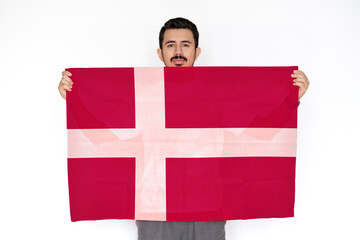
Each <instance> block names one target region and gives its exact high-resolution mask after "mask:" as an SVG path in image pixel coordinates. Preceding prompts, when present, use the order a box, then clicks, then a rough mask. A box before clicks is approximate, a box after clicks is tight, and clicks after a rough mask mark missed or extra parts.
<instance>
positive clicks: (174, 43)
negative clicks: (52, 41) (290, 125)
mask: <svg viewBox="0 0 360 240" xmlns="http://www.w3.org/2000/svg"><path fill="white" fill-rule="evenodd" d="M198 45H199V32H198V30H197V28H196V25H195V24H194V23H192V22H190V21H189V20H187V19H184V18H174V19H170V20H169V21H167V22H166V23H165V24H164V26H163V27H162V28H161V30H160V34H159V49H157V54H158V56H159V58H160V60H161V61H162V62H164V64H165V66H167V67H191V66H193V65H194V63H195V61H196V59H197V58H198V57H199V55H200V53H201V49H200V48H199V46H198ZM70 76H71V73H70V72H67V71H64V72H63V73H62V79H61V81H60V83H59V86H58V89H59V92H60V94H61V96H62V97H63V98H64V99H66V91H71V88H72V85H73V81H72V80H71V79H70ZM291 76H292V77H293V78H295V79H294V83H293V85H295V86H298V87H299V100H300V98H301V97H302V96H303V95H304V94H305V92H306V90H307V88H308V87H309V84H310V83H309V81H308V79H307V77H306V76H305V74H304V73H303V72H302V71H298V70H295V71H294V73H293V74H292V75H291ZM136 225H137V226H138V236H139V238H138V239H139V240H225V221H195V222H161V221H139V220H138V221H136Z"/></svg>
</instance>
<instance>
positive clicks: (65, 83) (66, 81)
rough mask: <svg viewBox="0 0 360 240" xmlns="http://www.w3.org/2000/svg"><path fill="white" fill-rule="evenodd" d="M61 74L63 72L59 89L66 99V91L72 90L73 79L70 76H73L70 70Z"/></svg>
mask: <svg viewBox="0 0 360 240" xmlns="http://www.w3.org/2000/svg"><path fill="white" fill-rule="evenodd" d="M61 74H62V78H61V81H60V83H59V86H58V89H59V92H60V95H61V96H62V97H63V98H64V99H66V91H71V88H72V85H73V81H72V80H71V79H70V78H69V76H71V73H70V72H68V71H63V72H62V73H61Z"/></svg>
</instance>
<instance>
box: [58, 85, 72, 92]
mask: <svg viewBox="0 0 360 240" xmlns="http://www.w3.org/2000/svg"><path fill="white" fill-rule="evenodd" d="M63 89H65V90H67V91H70V92H71V91H72V90H71V87H70V86H68V85H65V84H63V85H61V86H60V91H61V90H63Z"/></svg>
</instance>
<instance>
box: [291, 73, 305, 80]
mask: <svg viewBox="0 0 360 240" xmlns="http://www.w3.org/2000/svg"><path fill="white" fill-rule="evenodd" d="M291 76H292V77H293V78H304V79H305V78H307V77H306V76H305V74H303V73H293V74H291Z"/></svg>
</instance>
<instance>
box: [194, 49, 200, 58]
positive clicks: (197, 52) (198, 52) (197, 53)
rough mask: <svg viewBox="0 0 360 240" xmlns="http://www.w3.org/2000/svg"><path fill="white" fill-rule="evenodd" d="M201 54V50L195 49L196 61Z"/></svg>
mask: <svg viewBox="0 0 360 240" xmlns="http://www.w3.org/2000/svg"><path fill="white" fill-rule="evenodd" d="M200 53H201V48H199V47H198V48H196V49H195V60H196V59H197V58H198V56H199V55H200Z"/></svg>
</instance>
